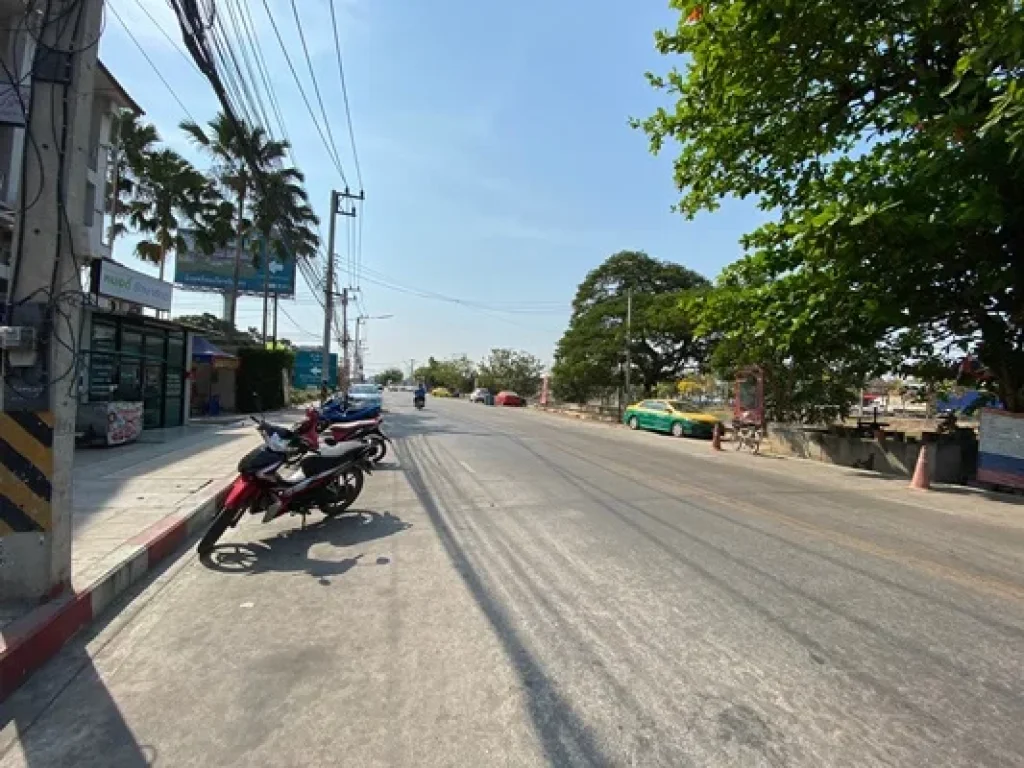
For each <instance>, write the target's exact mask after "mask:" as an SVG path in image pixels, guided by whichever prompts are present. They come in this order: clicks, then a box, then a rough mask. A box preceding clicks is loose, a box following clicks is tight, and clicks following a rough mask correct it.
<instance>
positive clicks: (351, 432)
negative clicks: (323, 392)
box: [317, 416, 391, 464]
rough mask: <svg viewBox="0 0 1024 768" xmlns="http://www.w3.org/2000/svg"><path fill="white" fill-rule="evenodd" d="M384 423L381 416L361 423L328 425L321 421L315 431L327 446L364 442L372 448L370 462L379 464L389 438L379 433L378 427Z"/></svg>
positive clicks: (385, 453) (385, 454)
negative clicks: (323, 435)
mask: <svg viewBox="0 0 1024 768" xmlns="http://www.w3.org/2000/svg"><path fill="white" fill-rule="evenodd" d="M383 421H384V417H383V416H377V417H376V418H374V419H363V420H362V421H353V422H348V423H345V422H340V423H336V424H328V423H327V422H324V421H321V422H320V423H319V424H318V425H317V431H319V432H322V433H324V434H325V437H324V442H325V443H327V445H334V444H335V443H344V442H350V441H352V440H365V441H367V442H368V443H369V444H370V445H372V446H373V449H374V450H373V452H372V453H371V455H370V460H371V461H372V462H373V463H374V464H379V463H380V462H381V461H382V460H383V459H384V457H385V456H387V453H388V443H390V442H391V438H389V437H388V436H387V435H385V434H384V432H382V431H381V428H380V425H381V422H383Z"/></svg>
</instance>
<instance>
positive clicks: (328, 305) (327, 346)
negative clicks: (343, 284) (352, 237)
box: [320, 189, 338, 392]
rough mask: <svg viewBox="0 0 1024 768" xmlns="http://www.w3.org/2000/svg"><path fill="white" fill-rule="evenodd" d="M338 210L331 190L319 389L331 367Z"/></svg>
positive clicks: (325, 382) (335, 191)
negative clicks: (335, 235)
mask: <svg viewBox="0 0 1024 768" xmlns="http://www.w3.org/2000/svg"><path fill="white" fill-rule="evenodd" d="M337 211H338V191H337V190H335V189H332V190H331V220H330V223H329V224H328V225H327V275H326V277H325V279H324V351H323V359H322V360H321V361H320V391H321V392H326V391H327V376H328V373H329V372H330V370H329V369H330V367H331V321H332V320H333V319H334V233H335V221H336V218H337V217H336V216H335V214H336V213H337Z"/></svg>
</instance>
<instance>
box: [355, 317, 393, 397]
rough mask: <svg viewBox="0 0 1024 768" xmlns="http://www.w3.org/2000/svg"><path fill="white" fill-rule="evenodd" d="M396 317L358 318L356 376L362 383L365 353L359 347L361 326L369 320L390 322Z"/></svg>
mask: <svg viewBox="0 0 1024 768" xmlns="http://www.w3.org/2000/svg"><path fill="white" fill-rule="evenodd" d="M392 317H394V315H373V316H370V315H359V317H357V318H356V339H355V346H356V376H357V378H358V379H359V381H360V383H362V381H363V351H362V347H360V346H359V325H360V323H365V322H366V321H367V320H390V319H391V318H392Z"/></svg>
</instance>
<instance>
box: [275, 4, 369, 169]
mask: <svg viewBox="0 0 1024 768" xmlns="http://www.w3.org/2000/svg"><path fill="white" fill-rule="evenodd" d="M292 4H293V5H294V4H295V0H292ZM330 5H331V26H332V27H334V50H335V51H336V52H337V54H338V76H339V78H340V80H341V98H342V100H343V101H344V103H345V121H346V122H347V123H348V137H349V140H350V141H351V142H352V160H353V161H354V163H355V167H356V180H357V181H358V182H359V188H360V189H363V172H362V170H361V169H360V167H359V152H358V151H357V150H356V135H355V132H354V131H353V130H352V110H351V108H350V107H349V102H348V86H347V85H346V84H345V65H344V64H343V63H342V57H341V40H340V39H339V37H338V16H337V14H336V13H335V10H334V0H331V3H330Z"/></svg>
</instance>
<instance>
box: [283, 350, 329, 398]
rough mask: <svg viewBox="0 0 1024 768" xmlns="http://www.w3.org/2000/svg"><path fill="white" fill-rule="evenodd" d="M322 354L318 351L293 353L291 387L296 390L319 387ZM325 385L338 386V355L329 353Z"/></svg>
mask: <svg viewBox="0 0 1024 768" xmlns="http://www.w3.org/2000/svg"><path fill="white" fill-rule="evenodd" d="M323 369H324V368H323V352H322V351H321V350H319V349H299V350H296V352H295V367H294V368H292V386H293V387H295V388H296V389H316V388H318V387H319V386H320V376H321V374H322V373H323ZM327 385H328V386H330V387H336V386H338V355H337V354H336V353H334V352H332V353H331V362H330V367H329V368H328V369H327Z"/></svg>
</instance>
